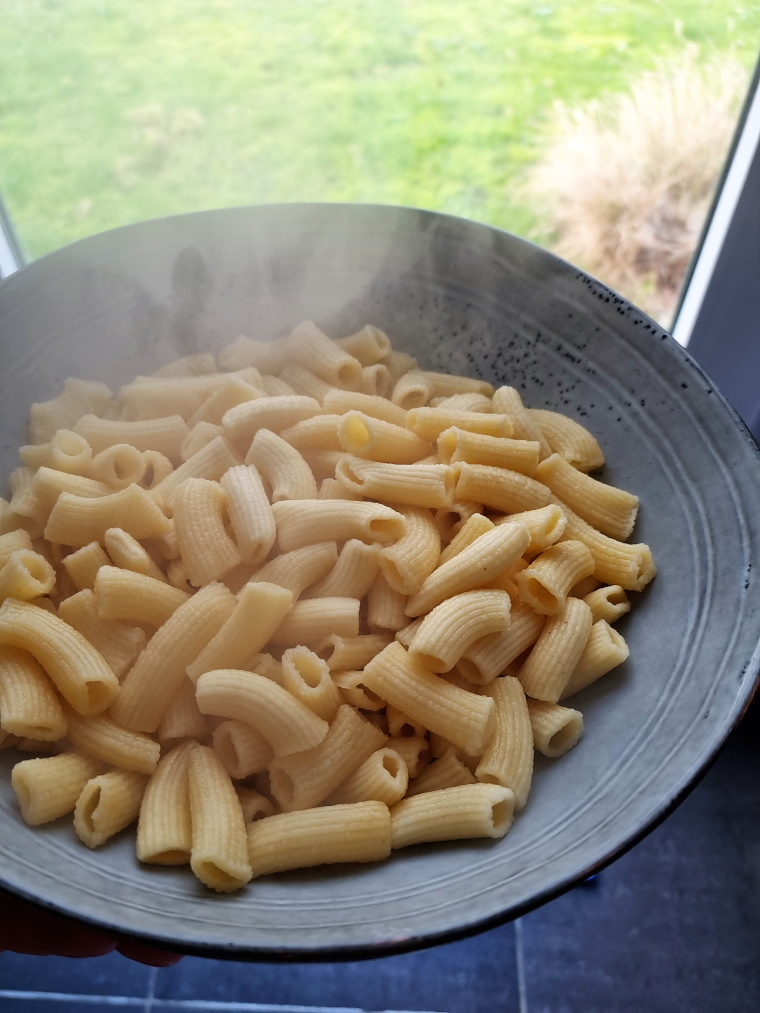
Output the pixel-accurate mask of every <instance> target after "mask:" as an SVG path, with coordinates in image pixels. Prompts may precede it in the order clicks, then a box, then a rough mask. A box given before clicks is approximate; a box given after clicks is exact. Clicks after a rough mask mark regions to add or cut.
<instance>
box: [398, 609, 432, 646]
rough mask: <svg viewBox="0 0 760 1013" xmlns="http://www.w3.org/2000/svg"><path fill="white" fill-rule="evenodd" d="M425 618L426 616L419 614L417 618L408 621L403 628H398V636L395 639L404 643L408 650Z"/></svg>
mask: <svg viewBox="0 0 760 1013" xmlns="http://www.w3.org/2000/svg"><path fill="white" fill-rule="evenodd" d="M424 618H425V616H418V618H417V619H413V620H412V621H411V622H410V623H407V625H406V626H404V627H403V628H402V629H400V630H396V636H395V637H394V638H393V639H394V640H398V642H399V643H400V644H403V646H404V647H406V648H407V650H408V649H409V648H410V647H411V646H412V641H413V640H414V635H415V633H416V632H417V630H418V629H419V628H420V626H421V624H422V621H423V620H424Z"/></svg>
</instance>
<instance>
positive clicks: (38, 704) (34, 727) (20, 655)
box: [0, 645, 66, 742]
mask: <svg viewBox="0 0 760 1013" xmlns="http://www.w3.org/2000/svg"><path fill="white" fill-rule="evenodd" d="M0 728H2V729H3V731H5V732H8V733H9V734H11V735H18V736H20V737H21V738H26V737H27V736H28V737H29V738H32V739H41V740H42V741H44V742H56V741H57V740H58V739H62V738H63V736H64V735H65V734H66V718H65V716H64V713H63V708H62V707H61V704H60V701H59V699H58V697H57V695H56V692H55V690H54V689H53V684H52V682H51V681H50V679H48V677H47V675H45V673H44V672H43V670H42V669H41V668H40V666H39V665H38V664H37V662H36V661H35V660H34V658H33V657H32V656H31V654H29V653H28V652H27V651H21V650H19V649H18V648H17V647H9V646H8V645H3V646H2V647H0Z"/></svg>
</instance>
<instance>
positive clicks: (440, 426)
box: [406, 408, 512, 440]
mask: <svg viewBox="0 0 760 1013" xmlns="http://www.w3.org/2000/svg"><path fill="white" fill-rule="evenodd" d="M406 424H407V426H408V428H409V429H411V430H412V432H414V433H417V435H418V436H420V437H422V438H423V439H425V440H437V439H438V437H439V436H440V435H441V433H442V432H443V431H444V430H446V429H451V428H453V427H456V428H457V429H462V430H464V431H465V432H469V433H482V434H483V435H484V436H497V437H499V438H503V437H510V436H511V435H512V423H511V422H510V420H509V418H508V416H506V415H494V414H487V413H484V412H467V411H457V410H456V409H451V408H412V409H411V410H410V411H409V412H408V413H407V416H406Z"/></svg>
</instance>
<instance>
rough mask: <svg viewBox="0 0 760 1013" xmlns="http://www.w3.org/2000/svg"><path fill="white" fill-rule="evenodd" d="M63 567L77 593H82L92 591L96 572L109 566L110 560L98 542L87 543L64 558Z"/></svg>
mask: <svg viewBox="0 0 760 1013" xmlns="http://www.w3.org/2000/svg"><path fill="white" fill-rule="evenodd" d="M130 537H131V536H130ZM137 544H138V545H139V544H140V543H139V542H138V543H137ZM63 565H64V568H65V570H66V573H68V575H69V577H71V582H72V583H73V585H74V587H75V588H76V589H77V591H84V590H85V589H88V588H89V590H92V589H93V587H94V586H95V577H96V576H97V573H98V570H99V569H100V568H101V566H110V565H111V559H110V557H109V556H108V555H107V554H106V553H105V551H104V550H103V547H102V546H101V544H100V542H89V543H88V544H87V545H83V546H82V548H81V549H77V550H76V551H75V552H70V553H69V554H68V556H64V557H63Z"/></svg>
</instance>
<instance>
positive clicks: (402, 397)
mask: <svg viewBox="0 0 760 1013" xmlns="http://www.w3.org/2000/svg"><path fill="white" fill-rule="evenodd" d="M412 361H414V360H412ZM389 374H390V381H391V383H393V390H392V391H391V401H392V402H393V404H395V405H398V406H399V408H403V409H404V411H409V410H411V409H415V408H421V407H422V406H423V405H426V404H427V403H428V401H429V400H430V398H431V397H432V396H433V385H432V384H431V383H430V381H429V380H427V379H426V378H425V377H424V376H423V374H422V371H421V370H418V369H410V370H409V371H408V372H406V371H404V372H403V373H402V375H400V376H399V377H398V379H396V380H395V382H394V377H395V369H394V368H393V367H391V368H390V370H389Z"/></svg>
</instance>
